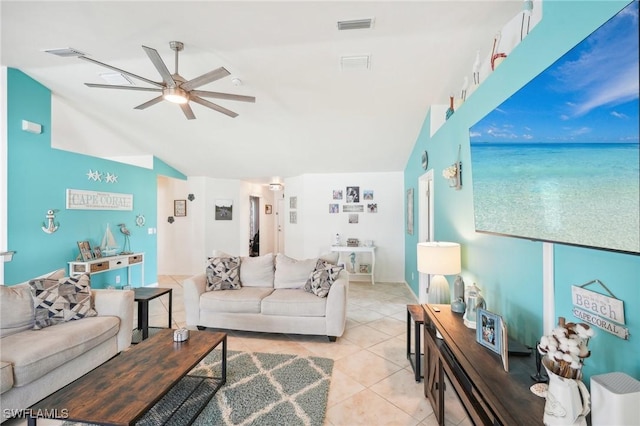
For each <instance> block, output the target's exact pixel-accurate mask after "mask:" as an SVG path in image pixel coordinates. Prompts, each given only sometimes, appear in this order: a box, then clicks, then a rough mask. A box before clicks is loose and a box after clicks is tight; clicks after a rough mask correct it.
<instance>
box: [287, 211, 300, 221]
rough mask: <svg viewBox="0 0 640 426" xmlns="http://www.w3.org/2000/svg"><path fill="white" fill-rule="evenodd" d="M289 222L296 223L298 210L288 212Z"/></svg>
mask: <svg viewBox="0 0 640 426" xmlns="http://www.w3.org/2000/svg"><path fill="white" fill-rule="evenodd" d="M289 223H298V212H289Z"/></svg>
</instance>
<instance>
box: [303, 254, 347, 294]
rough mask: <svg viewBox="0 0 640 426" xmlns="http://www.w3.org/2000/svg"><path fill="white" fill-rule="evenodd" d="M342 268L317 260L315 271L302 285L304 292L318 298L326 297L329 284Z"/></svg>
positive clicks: (329, 287)
mask: <svg viewBox="0 0 640 426" xmlns="http://www.w3.org/2000/svg"><path fill="white" fill-rule="evenodd" d="M342 268H343V267H342V266H336V265H332V264H331V263H328V262H325V261H324V260H322V259H318V262H317V263H316V269H314V270H313V272H312V273H311V275H309V279H308V280H307V282H306V284H305V285H304V291H307V292H309V293H313V294H315V295H316V296H318V297H327V295H328V294H329V290H330V289H331V284H333V283H334V282H335V280H336V279H337V278H338V275H339V274H340V271H342Z"/></svg>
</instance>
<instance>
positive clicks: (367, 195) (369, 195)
mask: <svg viewBox="0 0 640 426" xmlns="http://www.w3.org/2000/svg"><path fill="white" fill-rule="evenodd" d="M362 199H363V200H373V191H372V190H370V189H363V190H362Z"/></svg>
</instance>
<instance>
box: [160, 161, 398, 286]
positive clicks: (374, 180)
mask: <svg viewBox="0 0 640 426" xmlns="http://www.w3.org/2000/svg"><path fill="white" fill-rule="evenodd" d="M403 179H404V178H403V174H402V172H389V173H335V174H305V175H302V176H297V177H294V178H289V179H286V180H285V191H284V194H285V202H284V204H285V212H284V214H285V216H284V218H285V220H284V223H285V224H284V227H285V254H286V255H288V256H291V257H293V258H297V259H305V258H313V257H317V256H318V255H319V254H321V253H325V252H327V251H329V249H330V246H331V244H332V243H333V239H334V236H335V234H336V233H339V234H340V235H341V236H342V238H343V241H346V238H358V239H360V241H364V240H373V241H374V244H375V245H376V247H377V249H376V280H377V281H380V282H403V281H404V239H403V236H404V196H403V185H404V183H403V182H404V180H403ZM158 186H159V188H160V187H162V188H163V191H159V195H158V212H159V218H158V251H159V255H158V273H159V274H162V275H164V274H176V275H178V274H179V275H191V274H196V273H199V272H201V271H203V265H204V262H205V260H206V258H207V256H210V255H211V252H212V251H213V250H214V249H215V250H222V251H225V252H227V253H231V254H238V255H241V256H247V255H248V253H249V237H250V236H249V197H250V196H256V197H260V212H261V213H260V251H261V253H262V254H266V253H269V252H274V253H275V252H276V251H277V250H275V232H276V231H275V230H276V226H277V223H276V222H277V216H276V215H275V214H271V215H266V214H265V213H264V205H265V204H271V205H272V206H273V211H274V212H275V205H274V204H275V203H276V200H275V196H276V195H279V194H281V193H280V192H277V193H274V192H271V191H269V190H268V188H267V187H265V186H263V185H258V184H252V183H249V182H243V181H239V180H235V179H211V178H206V177H190V178H189V179H188V181H187V182H184V181H180V180H178V179H169V178H162V180H159V184H158ZM347 186H359V187H360V196H361V198H362V191H363V190H365V189H367V190H372V191H373V192H374V198H373V200H372V201H366V200H362V199H361V200H360V201H361V202H360V203H359V204H362V205H363V206H364V207H365V210H366V205H367V203H368V202H374V203H376V204H377V205H378V212H377V213H368V212H366V211H365V212H363V213H358V215H359V223H358V224H349V222H348V215H349V214H348V213H343V212H342V206H343V205H344V204H345V200H344V199H343V200H333V198H332V197H333V190H334V189H342V191H343V193H344V194H345V195H346V187H347ZM162 192H165V193H166V194H165V195H161V193H162ZM189 193H192V194H194V195H195V200H194V201H192V202H187V217H185V218H176V221H175V222H174V223H173V225H169V223H168V222H167V217H168V216H170V215H173V200H174V199H184V198H186V196H187V194H189ZM292 196H295V197H297V208H296V209H295V210H293V209H291V208H290V207H289V200H290V197H292ZM216 199H230V200H233V219H232V220H229V221H227V220H215V218H214V211H215V209H214V205H215V201H216ZM330 203H338V204H339V205H340V213H336V214H329V204H330ZM163 209H164V210H163ZM161 211H162V212H163V213H160V212H161ZM291 211H296V212H297V215H298V223H296V224H291V223H289V214H290V212H291ZM363 261H366V259H363Z"/></svg>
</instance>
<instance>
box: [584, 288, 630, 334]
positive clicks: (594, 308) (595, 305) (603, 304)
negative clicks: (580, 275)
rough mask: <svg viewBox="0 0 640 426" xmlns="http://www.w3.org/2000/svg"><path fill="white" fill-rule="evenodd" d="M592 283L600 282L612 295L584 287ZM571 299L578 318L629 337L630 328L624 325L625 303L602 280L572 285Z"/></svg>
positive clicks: (609, 331) (607, 330)
mask: <svg viewBox="0 0 640 426" xmlns="http://www.w3.org/2000/svg"><path fill="white" fill-rule="evenodd" d="M591 284H600V285H601V286H602V287H603V288H604V289H605V290H606V291H607V292H608V293H609V294H610V295H611V297H609V296H606V295H604V294H601V293H596V292H595V291H591V290H587V289H585V288H584V287H586V286H588V285H591ZM571 300H572V302H573V315H574V316H575V317H576V318H579V319H580V320H581V321H584V322H586V323H588V324H591V325H594V326H596V327H598V328H600V329H602V330H604V331H606V332H608V333H611V334H613V335H616V336H618V337H619V338H621V339H625V340H627V339H628V338H629V329H628V328H626V327H623V325H624V324H625V322H624V303H623V302H622V300H620V299H617V298H616V297H615V296H614V295H613V293H611V292H610V291H609V289H608V288H607V287H606V286H605V285H604V284H603V283H602V282H601V281H599V280H593V281H590V282H588V283H586V284H583V285H581V286H575V285H574V286H572V287H571Z"/></svg>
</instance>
